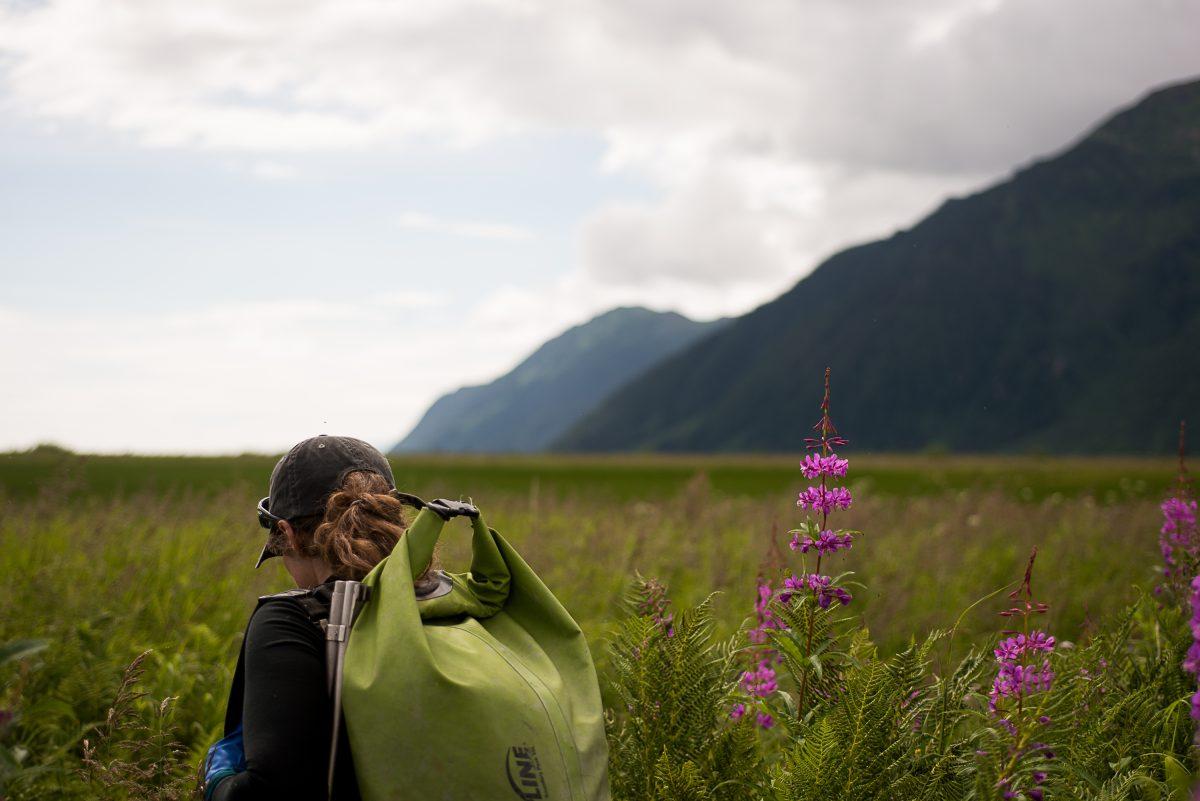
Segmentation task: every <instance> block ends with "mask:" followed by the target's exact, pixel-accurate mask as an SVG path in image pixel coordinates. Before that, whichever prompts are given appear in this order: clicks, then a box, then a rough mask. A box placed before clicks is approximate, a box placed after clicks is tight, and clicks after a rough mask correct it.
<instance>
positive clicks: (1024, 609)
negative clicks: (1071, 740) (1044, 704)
mask: <svg viewBox="0 0 1200 801" xmlns="http://www.w3.org/2000/svg"><path fill="white" fill-rule="evenodd" d="M1036 557H1037V548H1034V549H1033V552H1032V553H1030V554H1029V562H1028V563H1027V564H1026V566H1025V577H1024V579H1023V580H1022V582H1021V586H1020V587H1019V588H1017V589H1016V590H1014V591H1013V592H1012V593H1011V594H1010V595H1009V599H1010V600H1012V601H1014V602H1016V603H1014V605H1013V606H1012V607H1010V608H1009V609H1006V610H1005V611H1003V612H1001V613H1000V614H1001V615H1003V616H1004V617H1019V618H1021V621H1022V623H1023V627H1024V630H1023V631H1021V632H1010V633H1009V634H1010V636H1008V637H1006V638H1005V639H1003V640H1001V641H1000V642H999V643H998V644H997V645H996V648H995V650H994V651H993V652H992V653H993V654H995V657H996V662H997V669H996V676H995V678H994V679H993V680H992V688H991V690H990V691H989V693H988V712H989V713H990V714H991V715H993V716H994V717H995V718H996V722H997V723H998V724H999V726H1000V727H1001V728H1002V729H1004V731H1006V732H1007V733H1008V735H1009V736H1010V737H1012V739H1013V744H1012V745H1011V746H1010V749H1011V750H1012V752H1013V753H1014V757H1013V759H1012V760H1011V761H1010V763H1009V765H1008V767H1006V768H1005V775H1003V776H1001V777H1000V780H999V782H998V785H997V786H1003V787H1005V788H1007V789H1006V790H1005V792H1004V794H1003V797H1005V798H1029V799H1037V800H1038V801H1041V799H1042V797H1043V791H1042V790H1041V789H1040V788H1039V787H1037V786H1036V785H1040V784H1042V782H1044V781H1045V778H1046V774H1045V773H1044V772H1043V771H1034V772H1033V773H1032V774H1031V776H1032V779H1033V782H1034V785H1035V786H1034V787H1032V788H1027V789H1026V788H1023V787H1022V786H1020V785H1014V784H1013V783H1014V782H1015V781H1016V782H1019V781H1020V780H1019V779H1017V778H1015V777H1016V776H1017V775H1018V774H1016V773H1012V772H1009V771H1015V770H1016V769H1017V762H1018V761H1019V760H1020V759H1021V758H1025V757H1028V756H1030V755H1036V754H1037V753H1038V752H1039V751H1040V750H1045V749H1046V746H1045V745H1044V744H1042V743H1034V744H1033V745H1031V746H1030V747H1029V748H1027V749H1022V748H1021V747H1020V744H1021V743H1022V742H1023V739H1022V731H1025V732H1026V736H1028V732H1029V731H1030V729H1031V728H1032V727H1033V726H1035V725H1038V726H1046V725H1048V724H1049V723H1050V722H1051V721H1050V718H1049V716H1047V715H1043V714H1041V713H1040V706H1039V705H1036V704H1033V703H1029V704H1026V703H1025V700H1026V699H1027V698H1029V697H1030V696H1033V695H1036V694H1038V693H1045V692H1047V691H1049V690H1050V688H1051V687H1052V686H1053V684H1054V670H1053V669H1052V668H1051V666H1050V659H1049V658H1048V657H1049V655H1050V654H1051V653H1053V652H1054V647H1055V644H1056V641H1055V638H1054V637H1053V636H1052V635H1050V634H1047V633H1046V632H1044V631H1041V630H1037V629H1035V630H1033V631H1030V630H1029V629H1028V626H1029V618H1030V616H1031V615H1036V614H1041V613H1043V612H1045V611H1046V610H1047V609H1048V607H1047V605H1046V604H1044V603H1041V602H1036V601H1034V600H1033V562H1034V559H1035V558H1036ZM1053 756H1054V755H1053V754H1052V753H1050V752H1049V751H1048V750H1045V753H1044V754H1043V757H1044V758H1046V759H1053Z"/></svg>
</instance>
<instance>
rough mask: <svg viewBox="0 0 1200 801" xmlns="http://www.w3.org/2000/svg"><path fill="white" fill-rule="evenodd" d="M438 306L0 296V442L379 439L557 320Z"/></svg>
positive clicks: (0, 446)
mask: <svg viewBox="0 0 1200 801" xmlns="http://www.w3.org/2000/svg"><path fill="white" fill-rule="evenodd" d="M499 300H500V301H501V302H503V298H502V297H501V298H499ZM448 302H449V301H448V299H445V298H439V297H437V296H433V295H430V294H428V293H420V292H412V293H390V294H382V295H379V294H373V295H371V296H370V297H367V298H364V299H363V300H362V301H361V302H353V303H350V302H340V303H339V302H328V301H318V300H306V299H284V300H278V301H271V302H256V303H218V304H212V305H208V306H204V307H201V308H198V309H195V310H193V311H190V312H185V313H180V312H172V313H167V312H142V313H121V314H117V313H112V312H106V311H104V310H102V309H97V310H93V311H89V312H83V313H81V312H65V311H62V312H60V311H56V310H46V311H38V312H33V311H22V310H18V309H13V308H10V307H4V306H0V342H5V343H10V344H9V345H7V346H5V347H3V348H2V349H0V404H2V405H3V407H4V409H5V415H4V419H3V420H0V450H4V449H8V448H21V447H28V446H30V445H33V444H35V442H36V441H41V440H52V441H56V442H61V443H63V444H65V445H68V446H70V447H73V448H78V449H84V450H89V451H119V450H122V449H125V448H128V447H130V446H131V444H135V445H136V448H137V449H138V450H141V451H148V452H159V453H170V452H175V453H178V452H193V453H200V452H225V453H228V452H240V451H243V450H257V451H266V452H272V451H280V450H282V449H286V448H287V447H288V446H290V445H291V444H292V443H294V442H296V441H298V440H300V439H302V438H303V437H306V436H311V435H312V434H315V433H319V432H320V431H329V432H330V433H346V434H355V435H358V436H361V437H363V438H365V439H367V440H368V441H370V442H372V443H374V444H375V445H377V446H378V447H381V448H386V447H390V446H391V445H392V444H394V443H395V442H396V441H397V440H398V439H399V438H400V437H401V436H402V435H403V434H404V433H405V431H406V430H407V429H408V427H410V426H411V425H413V424H414V423H415V422H416V420H417V418H418V417H419V416H420V414H421V413H422V412H423V411H424V410H425V409H426V408H427V407H428V405H429V404H430V403H431V402H432V401H433V400H434V399H435V398H436V397H437V396H438V395H440V394H441V393H443V392H446V391H448V390H451V389H454V388H456V387H458V386H459V385H460V384H461V383H462V382H463V381H464V380H467V381H484V380H490V379H491V378H493V377H495V375H497V374H498V372H499V369H500V368H501V367H502V366H504V365H507V364H508V363H509V362H510V361H511V360H512V358H513V355H514V354H517V353H525V352H528V351H530V350H532V349H533V348H534V347H536V346H537V345H538V344H540V343H541V341H543V340H544V339H545V338H547V337H549V336H552V335H554V334H555V333H558V329H559V328H560V327H565V325H564V324H563V323H562V322H561V321H560V320H559V319H557V318H556V317H555V316H554V315H549V316H544V317H543V318H540V319H539V318H538V317H537V316H536V315H534V316H531V317H530V318H527V319H524V320H521V321H519V323H518V324H516V325H504V324H501V323H502V322H507V319H504V318H502V317H497V316H496V314H495V309H496V308H497V307H496V306H495V305H494V304H492V305H489V306H487V307H486V308H485V307H475V308H470V309H468V310H467V311H466V313H465V314H460V315H457V316H456V318H455V324H454V325H452V326H439V322H440V320H441V318H443V317H444V316H445V314H446V310H447V308H448V307H447V304H448ZM397 310H403V311H404V313H403V314H397V313H396V312H397ZM430 330H437V331H438V336H436V337H431V336H428V332H429V331H430ZM17 342H36V343H37V347H36V348H28V347H18V346H15V345H12V344H11V343H17Z"/></svg>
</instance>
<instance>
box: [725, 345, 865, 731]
mask: <svg viewBox="0 0 1200 801" xmlns="http://www.w3.org/2000/svg"><path fill="white" fill-rule="evenodd" d="M829 378H830V370H829V368H825V394H824V397H823V398H822V400H821V419H820V420H818V421H817V423H816V425H814V426H813V430H814V431H815V432H817V436H815V437H808V438H806V439H805V440H804V445H805V448H806V449H807V450H809V451H811V453H809V454H808V455H806V456H805V457H804V459H803V460H802V461H801V462H800V472H801V474H802V475H803V476H804V477H805V478H807V479H809V480H810V481H815V480H817V479H820V483H819V484H814V485H813V486H810V487H807V488H806V489H805V490H804V491H803V492H801V493H800V494H799V496H798V497H797V499H796V506H798V507H799V508H801V509H806V510H808V512H809V517H808V519H807V520H805V522H804V523H803V524H802V525H801V527H800V528H798V529H794V530H792V531H789V532H788V534H789V535H790V536H791V541H790V542H789V543H788V545H789V547H790V548H791V549H792V550H793V551H799V552H800V553H801V554H802V555H804V563H803V568H802V571H801V573H800V574H799V575H796V574H795V573H789V574H788V575H786V576H785V577H784V578H783V581H782V586H781V587H780V588H779V589H778V591H776V590H775V589H774V588H773V587H772V582H771V580H770V579H769V578H760V579H759V583H758V598H757V600H756V601H755V604H754V611H755V617H756V625H755V626H754V628H752V629H751V630H750V631H749V632H748V634H747V639H748V640H749V641H750V643H751V645H753V646H755V647H753V648H751V649H750V651H749V654H750V661H751V664H752V665H753V668H752V669H750V670H746V671H744V672H743V673H742V677H741V689H742V690H743V692H745V693H746V695H747V697H748V701H749V702H750V703H751V704H754V705H756V706H758V707H759V709H758V711H757V714H756V715H755V721H756V722H757V723H758V725H759V726H761V727H762V728H771V727H772V726H773V725H774V724H775V719H774V717H773V716H772V715H771V713H770V712H769V711H767V710H766V709H765V708H764V707H765V700H766V699H767V698H769V697H770V696H771V695H773V694H774V693H775V692H776V690H777V689H778V682H777V678H776V674H775V667H774V666H775V665H776V664H777V663H778V661H779V654H778V653H777V652H776V650H775V649H773V648H771V647H770V646H769V645H768V644H767V643H768V642H769V641H770V637H771V631H772V630H779V629H783V628H785V624H784V623H783V622H782V621H781V620H780V619H779V617H778V616H777V615H776V614H775V613H774V611H773V610H772V609H771V602H772V601H773V600H775V599H776V598H778V600H779V602H780V603H782V604H790V603H791V602H792V600H793V598H794V597H795V596H796V595H797V594H800V593H807V594H808V595H809V596H811V598H812V600H813V602H814V603H815V604H816V605H817V606H818V607H820V608H821V609H828V608H830V607H831V606H832V605H833V604H835V603H836V604H840V605H842V606H845V605H847V604H849V603H850V601H851V600H852V596H851V595H850V593H849V592H848V591H847V590H846V589H845V588H844V587H840V586H837V584H836V580H835V579H834V578H833V577H831V576H828V575H824V574H822V573H821V562H822V560H823V559H824V557H825V556H826V555H827V554H833V553H836V552H837V551H842V550H849V549H850V547H851V546H852V545H853V543H854V535H855V534H856V533H857V532H852V531H846V530H841V529H838V530H833V529H830V528H829V515H830V513H832V512H834V511H836V510H845V509H849V508H850V505H851V503H852V502H853V498H852V496H851V494H850V490H848V489H847V488H845V487H842V486H831V485H830V481H831V479H842V478H845V477H846V473H847V471H848V469H849V465H850V462H849V460H847V459H842V458H840V457H839V456H838V455H837V454H836V453H834V450H833V449H834V448H838V447H842V446H845V445H847V444H849V443H848V441H847V440H846V439H845V438H843V437H842V436H840V435H839V434H838V430H837V428H836V427H835V426H834V424H833V420H832V419H831V418H830V416H829V385H830V381H829ZM810 553H815V554H816V566H815V569H814V571H813V572H808V570H807V561H808V560H807V556H808V554H810ZM812 649H813V625H812V619H811V618H810V624H809V626H808V631H807V632H806V647H805V650H806V653H809V654H811V653H812ZM808 689H809V688H808V677H807V674H805V676H804V677H802V678H801V681H800V706H799V708H800V709H801V710H803V709H804V706H805V703H806V700H807V695H808ZM748 711H749V708H748V706H747V704H746V703H740V702H739V703H737V704H735V705H734V707H733V709H732V711H731V712H730V716H731V717H733V718H734V719H739V718H741V717H742V716H744V715H745V714H746V713H747V712H748Z"/></svg>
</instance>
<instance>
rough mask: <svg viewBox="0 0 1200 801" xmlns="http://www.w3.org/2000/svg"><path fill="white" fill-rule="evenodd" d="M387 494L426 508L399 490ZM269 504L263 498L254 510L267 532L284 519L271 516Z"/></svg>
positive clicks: (418, 500)
mask: <svg viewBox="0 0 1200 801" xmlns="http://www.w3.org/2000/svg"><path fill="white" fill-rule="evenodd" d="M388 494H389V495H391V496H392V497H393V498H396V499H397V500H399V501H400V502H401V503H404V504H407V505H409V506H413V507H415V508H417V509H424V508H425V506H426V504H425V501H423V500H421V499H420V498H418V497H417V496H416V495H409V494H408V493H407V492H400V491H399V490H392V491H391V492H390V493H388ZM270 502H271V496H270V495H268V496H267V497H265V498H263V499H262V500H261V501H259V502H258V507H257V508H256V509H255V510H254V511H255V512H257V513H258V524H259V525H260V526H262V527H263V528H265V529H268V530H269V529H270V528H271V527H272V526H274V525H275V524H276V523H278V522H279V521H281V520H283V519H284V518H282V517H279V516H278V515H273V514H271V512H270V511H269V510H268V509H267V504H268V503H270ZM320 514H321V513H320V512H318V513H317V514H316V515H310V516H311V517H317V516H320Z"/></svg>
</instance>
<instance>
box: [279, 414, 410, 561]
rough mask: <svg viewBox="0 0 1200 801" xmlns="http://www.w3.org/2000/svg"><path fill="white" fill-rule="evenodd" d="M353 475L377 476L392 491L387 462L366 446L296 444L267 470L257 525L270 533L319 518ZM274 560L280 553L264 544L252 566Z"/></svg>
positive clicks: (330, 440) (319, 441) (320, 439)
mask: <svg viewBox="0 0 1200 801" xmlns="http://www.w3.org/2000/svg"><path fill="white" fill-rule="evenodd" d="M356 470H364V471H367V472H371V473H378V474H379V475H381V476H383V477H384V478H385V479H386V480H387V483H388V487H390V488H391V489H395V488H396V479H395V477H394V476H393V475H392V466H391V465H390V464H388V460H387V457H386V456H384V455H383V454H382V453H380V452H379V450H378V449H377V448H376V447H375V446H373V445H371V444H370V443H368V442H363V441H362V440H361V439H355V438H354V437H331V436H329V435H327V434H319V435H317V436H315V437H310V438H309V439H306V440H304V441H303V442H299V443H297V444H296V445H295V446H293V447H292V449H291V450H290V451H288V452H287V453H286V454H284V456H283V457H282V458H281V459H280V460H279V461H278V462H276V463H275V469H274V470H272V471H271V486H270V489H269V490H268V492H269V493H270V494H269V495H267V497H265V498H263V499H262V500H261V501H259V503H258V522H259V525H261V526H262V527H263V528H266V529H270V528H271V527H272V526H274V525H275V523H276V522H277V521H279V520H289V521H290V520H295V519H296V518H299V517H309V516H311V515H317V514H321V513H322V512H324V511H325V502H326V501H327V500H329V496H330V495H332V494H333V493H334V492H335V491H336V490H337V489H338V487H340V486H341V484H342V480H343V479H344V478H345V477H346V474H347V473H350V472H353V471H356ZM272 556H278V554H277V553H275V552H274V551H272V550H271V548H270V540H269V539H268V542H267V544H266V545H263V549H262V553H261V554H260V555H259V557H258V563H257V564H256V565H255V567H258V566H259V565H261V564H262V563H263V562H264V561H266V560H267V559H270V558H271V557H272Z"/></svg>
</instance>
